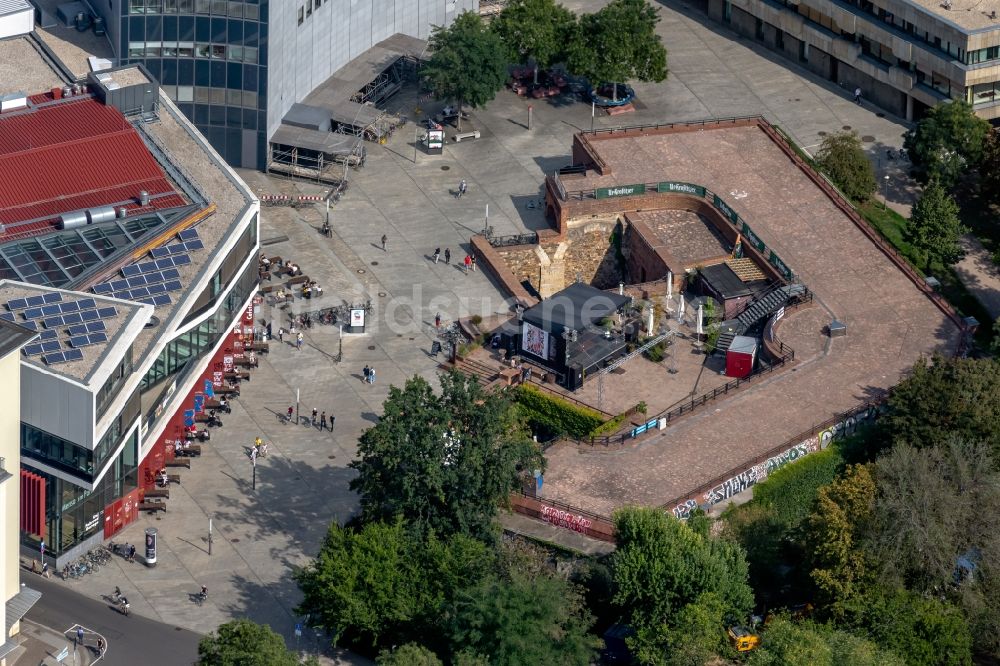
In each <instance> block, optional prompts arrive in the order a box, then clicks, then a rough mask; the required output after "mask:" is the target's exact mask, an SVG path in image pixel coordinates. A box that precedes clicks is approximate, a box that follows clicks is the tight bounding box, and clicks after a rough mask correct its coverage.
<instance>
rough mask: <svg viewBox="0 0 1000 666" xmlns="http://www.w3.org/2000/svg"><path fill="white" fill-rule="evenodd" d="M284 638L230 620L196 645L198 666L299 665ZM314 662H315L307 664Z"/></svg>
mask: <svg viewBox="0 0 1000 666" xmlns="http://www.w3.org/2000/svg"><path fill="white" fill-rule="evenodd" d="M301 663H302V662H301V661H299V658H298V656H297V655H296V654H295V653H294V652H291V651H289V650H288V648H287V647H286V646H285V639H284V638H282V637H281V636H280V635H279V634H276V633H275V632H274V631H272V630H271V628H270V627H268V626H267V625H262V624H257V623H256V622H251V621H250V620H234V621H232V622H227V623H225V624H223V625H220V626H219V628H218V629H216V630H215V631H214V632H212V633H210V634H208V635H207V636H205V637H204V638H202V639H201V642H200V643H198V664H199V666H299V664H301ZM307 663H315V662H312V661H310V662H307Z"/></svg>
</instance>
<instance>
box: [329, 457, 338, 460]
mask: <svg viewBox="0 0 1000 666" xmlns="http://www.w3.org/2000/svg"><path fill="white" fill-rule="evenodd" d="M336 457H337V456H327V458H329V459H330V460H333V459H334V458H336Z"/></svg>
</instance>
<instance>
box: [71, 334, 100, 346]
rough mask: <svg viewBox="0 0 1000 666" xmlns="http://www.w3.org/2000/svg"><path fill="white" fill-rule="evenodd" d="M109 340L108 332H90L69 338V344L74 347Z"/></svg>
mask: <svg viewBox="0 0 1000 666" xmlns="http://www.w3.org/2000/svg"><path fill="white" fill-rule="evenodd" d="M107 341H108V335H107V333H89V334H87V335H77V336H75V337H72V338H70V339H69V344H70V345H71V346H73V347H77V348H79V347H86V346H88V345H98V344H101V343H103V342H107Z"/></svg>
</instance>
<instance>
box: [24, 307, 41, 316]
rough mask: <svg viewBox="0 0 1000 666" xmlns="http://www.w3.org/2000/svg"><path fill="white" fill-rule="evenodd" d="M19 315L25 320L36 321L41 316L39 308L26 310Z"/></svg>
mask: <svg viewBox="0 0 1000 666" xmlns="http://www.w3.org/2000/svg"><path fill="white" fill-rule="evenodd" d="M21 314H23V315H24V318H25V319H38V318H39V317H41V316H42V309H41V308H28V309H27V310H25V311H24V312H22V313H21Z"/></svg>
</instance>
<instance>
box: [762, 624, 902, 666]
mask: <svg viewBox="0 0 1000 666" xmlns="http://www.w3.org/2000/svg"><path fill="white" fill-rule="evenodd" d="M903 654H905V653H903ZM747 663H748V664H749V665H750V666H786V665H787V664H809V666H903V665H904V664H905V663H906V661H905V660H904V659H903V658H901V657H900V656H899V655H897V654H896V653H894V652H890V651H888V650H884V649H882V648H881V647H879V646H878V645H877V644H875V643H873V642H872V641H869V640H865V639H863V638H858V637H856V636H853V635H851V634H849V633H847V632H845V631H838V630H836V629H832V628H830V627H825V626H823V625H817V624H813V623H812V622H801V623H796V622H792V621H791V620H790V619H788V618H787V617H777V618H775V619H773V620H772V621H771V622H769V623H768V625H767V627H766V628H765V629H764V632H763V636H762V637H761V646H760V648H759V649H757V650H756V651H754V652H753V653H751V655H750V659H749V661H748V662H747Z"/></svg>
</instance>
